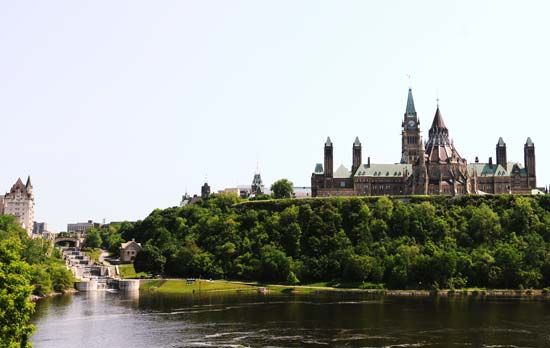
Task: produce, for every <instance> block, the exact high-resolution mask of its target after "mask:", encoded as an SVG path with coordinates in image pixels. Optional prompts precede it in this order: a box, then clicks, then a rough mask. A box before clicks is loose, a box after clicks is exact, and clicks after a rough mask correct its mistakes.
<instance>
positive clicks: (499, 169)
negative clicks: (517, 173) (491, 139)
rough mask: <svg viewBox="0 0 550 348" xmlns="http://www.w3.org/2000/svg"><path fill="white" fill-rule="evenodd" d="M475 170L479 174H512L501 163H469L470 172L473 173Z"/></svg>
mask: <svg viewBox="0 0 550 348" xmlns="http://www.w3.org/2000/svg"><path fill="white" fill-rule="evenodd" d="M474 171H475V173H477V176H510V173H509V172H508V170H507V169H506V168H504V167H503V166H501V165H500V164H493V165H490V164H489V163H469V164H468V172H469V173H470V174H471V175H473V174H474Z"/></svg>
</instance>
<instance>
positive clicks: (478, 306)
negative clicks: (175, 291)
mask: <svg viewBox="0 0 550 348" xmlns="http://www.w3.org/2000/svg"><path fill="white" fill-rule="evenodd" d="M33 321H34V323H35V324H36V326H37V330H36V332H35V334H34V336H33V338H32V341H33V344H34V347H36V348H50V347H51V348H53V347H55V348H62V347H71V348H74V347H79V348H93V347H102V348H108V347H109V348H110V347H126V348H141V347H550V301H548V300H533V299H531V300H529V299H523V300H522V299H475V298H450V299H449V298H395V297H393V298H392V297H372V296H366V295H353V296H350V295H339V294H334V295H327V296H325V295H323V296H321V295H315V296H313V295H300V296H298V295H295V296H292V295H261V294H226V295H208V296H198V295H194V296H192V295H188V296H179V297H178V296H167V295H158V294H156V295H143V294H142V295H141V296H135V295H134V296H131V295H122V294H113V293H106V292H96V293H82V294H77V295H72V296H60V297H53V298H49V299H45V300H42V301H40V302H39V303H38V304H37V311H36V314H35V316H34V319H33Z"/></svg>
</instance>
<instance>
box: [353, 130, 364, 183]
mask: <svg viewBox="0 0 550 348" xmlns="http://www.w3.org/2000/svg"><path fill="white" fill-rule="evenodd" d="M361 151H362V150H361V142H360V141H359V137H356V138H355V142H354V143H353V163H352V165H351V175H355V172H356V171H357V169H359V167H360V166H361V162H362V154H361Z"/></svg>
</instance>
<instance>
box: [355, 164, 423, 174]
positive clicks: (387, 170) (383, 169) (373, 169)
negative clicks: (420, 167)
mask: <svg viewBox="0 0 550 348" xmlns="http://www.w3.org/2000/svg"><path fill="white" fill-rule="evenodd" d="M411 174H412V165H411V164H371V165H370V167H369V166H368V165H366V164H364V165H362V166H361V167H359V169H358V170H357V172H356V173H355V176H373V177H402V176H410V175H411Z"/></svg>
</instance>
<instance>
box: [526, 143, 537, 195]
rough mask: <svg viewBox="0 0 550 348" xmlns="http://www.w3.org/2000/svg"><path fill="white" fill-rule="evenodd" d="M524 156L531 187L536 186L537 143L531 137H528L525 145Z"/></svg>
mask: <svg viewBox="0 0 550 348" xmlns="http://www.w3.org/2000/svg"><path fill="white" fill-rule="evenodd" d="M523 158H524V162H525V169H526V170H527V176H528V177H529V187H530V188H535V187H536V186H537V184H536V177H537V173H536V166H535V144H534V143H533V141H532V140H531V138H527V141H526V142H525V145H524V146H523Z"/></svg>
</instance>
